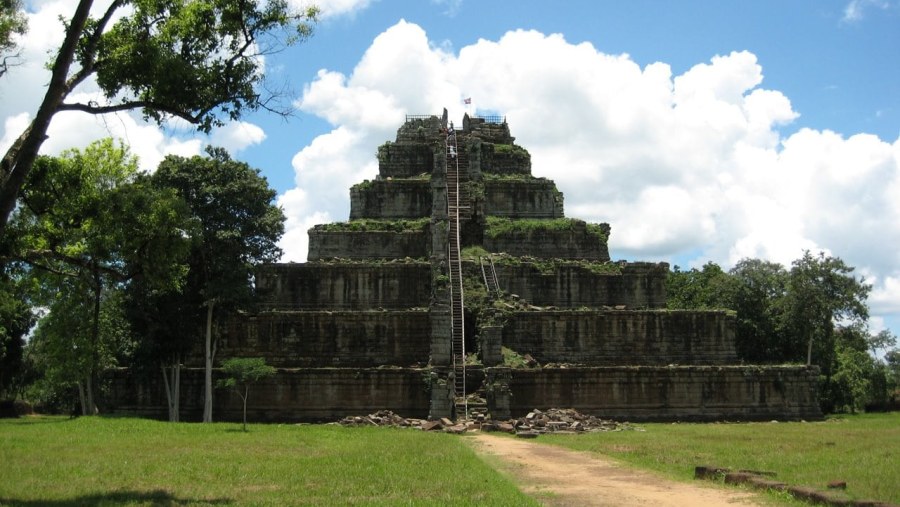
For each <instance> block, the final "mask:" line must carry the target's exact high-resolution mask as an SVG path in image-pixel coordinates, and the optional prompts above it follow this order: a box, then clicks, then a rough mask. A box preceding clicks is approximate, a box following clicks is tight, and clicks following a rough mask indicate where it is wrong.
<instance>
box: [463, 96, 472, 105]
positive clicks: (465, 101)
mask: <svg viewBox="0 0 900 507" xmlns="http://www.w3.org/2000/svg"><path fill="white" fill-rule="evenodd" d="M471 103H472V97H468V98H466V99H464V100H463V104H471Z"/></svg>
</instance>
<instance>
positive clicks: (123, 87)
mask: <svg viewBox="0 0 900 507" xmlns="http://www.w3.org/2000/svg"><path fill="white" fill-rule="evenodd" d="M7 2H8V0H4V3H3V11H2V15H0V28H2V29H3V30H12V31H15V30H16V28H15V25H13V26H12V28H10V29H7V23H6V20H7V19H10V14H8V13H9V12H11V13H13V14H12V15H14V14H15V13H16V12H18V9H17V8H16V6H17V5H18V4H16V3H12V4H10V5H11V7H7ZM94 3H95V0H80V1H79V2H78V5H77V7H76V8H75V12H73V13H72V15H71V17H69V18H68V19H63V20H61V23H62V27H61V28H62V29H63V30H64V32H65V37H64V40H63V42H62V43H61V45H60V47H59V48H58V50H57V51H56V52H55V56H54V58H53V60H52V61H51V62H49V63H48V68H49V70H50V72H51V76H50V79H49V82H48V84H47V92H46V94H45V96H44V99H43V101H42V102H41V104H40V106H39V108H38V110H37V111H36V112H35V114H34V115H33V119H32V121H31V123H30V124H29V126H28V127H27V128H26V129H25V130H24V131H23V132H22V133H21V134H20V135H19V136H18V137H17V138H16V139H14V140H13V142H12V143H11V144H10V146H9V148H8V149H7V151H6V153H5V154H4V156H3V159H2V160H0V235H2V234H3V233H4V230H5V227H6V224H7V221H8V218H9V216H10V213H12V211H13V209H14V208H15V204H16V199H17V198H18V194H19V190H20V189H21V188H22V186H23V185H24V184H25V181H26V180H27V177H28V173H29V172H30V171H31V169H32V167H33V165H34V162H35V160H36V158H37V155H38V152H39V150H40V148H41V145H42V144H43V142H44V140H45V139H46V138H47V129H48V128H49V126H50V122H51V120H52V119H53V117H54V116H55V115H56V114H57V113H59V112H61V111H81V112H86V113H89V114H103V113H110V112H117V111H131V110H136V111H141V113H142V114H143V116H144V118H145V119H149V120H154V121H156V122H163V121H165V120H166V119H168V118H172V117H177V118H180V119H183V120H185V121H188V122H190V123H192V124H194V125H196V126H197V127H198V128H199V129H200V130H201V131H204V132H208V131H209V130H210V129H211V128H212V127H214V126H217V125H221V124H223V122H224V121H225V120H227V119H232V120H233V119H237V118H239V117H241V116H242V115H243V114H244V113H245V112H247V111H253V110H256V109H259V108H265V109H269V110H279V109H280V111H279V112H282V113H286V109H285V108H279V107H278V106H277V105H276V104H274V103H273V102H272V100H273V94H266V93H265V91H264V90H263V89H262V88H263V87H262V85H263V82H262V79H263V74H262V70H263V69H264V56H265V55H266V54H267V53H271V52H273V51H277V50H278V49H280V48H281V47H283V46H284V45H286V44H292V43H294V42H296V41H299V40H303V39H305V38H306V37H308V36H309V35H310V34H311V31H312V24H313V23H314V22H315V20H316V16H317V15H318V10H317V9H316V8H315V7H310V8H307V9H304V10H301V11H294V10H292V8H291V7H290V6H289V5H288V3H287V2H286V1H285V0H268V1H262V0H174V1H171V0H139V1H137V0H111V1H109V3H108V4H104V5H94ZM92 13H93V14H94V15H97V17H94V16H93V15H92ZM12 19H14V18H12ZM2 37H3V33H2V32H0V43H2V42H3V38H2ZM92 80H93V81H94V82H96V84H97V85H98V86H99V88H100V90H101V92H102V94H103V97H102V99H100V100H96V99H95V98H94V97H93V95H92V94H88V93H79V92H81V91H83V90H82V88H81V85H82V84H84V83H86V82H91V81H92ZM69 99H72V100H69ZM79 100H81V101H79Z"/></svg>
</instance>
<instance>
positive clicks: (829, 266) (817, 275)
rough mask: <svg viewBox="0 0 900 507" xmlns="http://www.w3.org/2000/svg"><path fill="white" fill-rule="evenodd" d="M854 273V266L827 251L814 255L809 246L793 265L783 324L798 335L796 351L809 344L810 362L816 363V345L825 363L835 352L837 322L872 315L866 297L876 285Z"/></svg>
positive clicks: (853, 321)
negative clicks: (867, 282) (814, 358)
mask: <svg viewBox="0 0 900 507" xmlns="http://www.w3.org/2000/svg"><path fill="white" fill-rule="evenodd" d="M852 273H853V267H851V266H847V265H846V264H844V261H842V260H841V259H839V258H837V257H831V256H826V255H825V254H824V252H820V253H819V255H817V256H814V255H812V254H811V253H810V252H809V251H808V250H807V251H805V252H804V253H803V257H801V258H800V259H797V260H795V261H794V262H793V263H792V265H791V270H790V273H789V275H788V283H787V293H788V299H787V300H786V301H785V305H786V306H785V309H784V313H783V314H782V315H783V319H784V320H783V322H782V325H783V327H784V328H785V329H787V330H789V331H790V334H791V336H793V337H795V338H796V341H795V342H794V350H795V351H796V349H797V348H798V347H802V345H803V344H805V345H806V364H807V365H810V364H812V358H813V346H814V345H817V350H818V352H819V356H820V357H821V359H822V360H823V363H826V362H827V361H828V359H829V358H830V357H832V356H833V353H834V350H835V345H834V332H835V327H836V325H837V324H842V325H845V326H850V325H853V324H860V323H864V322H866V321H867V320H868V318H869V309H868V306H866V299H867V298H868V296H869V291H870V290H871V288H872V287H871V286H870V285H867V284H865V283H864V282H863V281H862V279H857V278H856V277H854V276H853V275H852ZM820 366H823V365H820ZM825 366H827V365H825Z"/></svg>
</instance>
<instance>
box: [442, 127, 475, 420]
mask: <svg viewBox="0 0 900 507" xmlns="http://www.w3.org/2000/svg"><path fill="white" fill-rule="evenodd" d="M460 137H461V136H460V134H459V133H454V132H453V131H452V130H451V131H450V133H449V135H448V136H447V138H446V154H447V214H448V225H449V227H448V231H449V238H448V239H449V241H448V244H449V252H448V257H447V258H448V261H449V262H448V264H449V277H450V319H451V325H452V330H451V354H452V356H453V362H452V364H453V389H454V399H455V405H456V417H457V418H460V417H465V418H467V417H468V403H467V401H466V339H465V329H466V325H465V324H466V323H465V300H464V297H463V296H464V295H463V277H462V259H461V255H460V250H461V248H460V220H461V218H467V217H469V216H471V205H470V201H469V196H468V194H467V192H466V191H465V189H466V185H465V181H466V178H465V176H466V175H467V174H468V157H467V156H466V155H467V154H466V153H465V149H462V150H461V149H460V147H464V146H465V145H464V143H462V142H460Z"/></svg>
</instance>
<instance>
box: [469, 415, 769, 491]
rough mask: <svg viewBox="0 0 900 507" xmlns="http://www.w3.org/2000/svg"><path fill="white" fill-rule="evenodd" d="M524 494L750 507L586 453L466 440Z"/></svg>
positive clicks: (496, 439)
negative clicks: (509, 478)
mask: <svg viewBox="0 0 900 507" xmlns="http://www.w3.org/2000/svg"><path fill="white" fill-rule="evenodd" d="M467 441H469V442H470V443H471V444H472V446H473V447H474V448H475V450H476V451H477V452H478V453H479V454H482V455H483V456H486V457H487V459H488V461H489V462H491V463H492V464H496V465H497V466H498V467H499V468H500V470H501V471H502V472H504V473H506V474H508V475H509V476H510V477H512V478H513V480H514V481H515V482H516V483H517V484H518V485H519V487H520V488H521V489H522V491H524V492H525V493H527V494H529V495H531V496H532V497H533V498H536V499H537V500H538V501H539V502H541V503H542V504H544V505H550V506H569V505H579V506H581V505H604V506H615V507H628V506H641V507H646V506H649V505H653V506H679V507H680V506H691V507H693V506H728V507H735V506H755V505H761V504H760V503H757V497H756V496H755V495H754V494H752V493H749V492H744V491H729V490H726V489H722V488H716V487H713V486H708V485H703V484H701V483H698V484H687V483H681V482H675V481H671V480H668V479H663V478H661V477H659V476H657V475H654V474H652V473H650V472H644V471H640V470H634V469H630V468H626V467H624V466H620V465H619V464H617V463H615V462H613V461H611V460H604V459H602V458H598V457H596V456H594V455H590V454H588V453H583V452H577V451H570V450H568V449H563V448H561V447H555V446H551V445H546V444H540V443H537V442H535V441H533V440H523V439H519V438H509V437H504V436H497V435H490V434H486V433H476V434H474V435H472V436H470V437H468V438H467Z"/></svg>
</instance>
